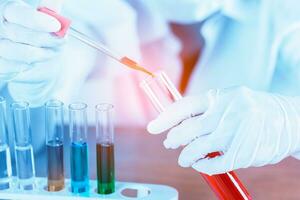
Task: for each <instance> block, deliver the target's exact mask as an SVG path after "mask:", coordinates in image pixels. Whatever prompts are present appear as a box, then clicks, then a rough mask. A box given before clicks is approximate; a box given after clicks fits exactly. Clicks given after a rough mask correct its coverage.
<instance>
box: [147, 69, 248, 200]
mask: <svg viewBox="0 0 300 200" xmlns="http://www.w3.org/2000/svg"><path fill="white" fill-rule="evenodd" d="M141 87H142V89H143V90H144V92H145V93H146V95H147V96H148V98H149V99H150V100H151V103H152V104H153V106H154V107H155V108H156V110H157V111H158V112H163V111H164V109H165V107H166V106H167V105H169V104H171V103H173V102H175V101H177V100H179V99H181V98H182V96H181V94H180V93H179V92H178V90H177V89H176V87H175V86H174V85H173V83H172V82H171V81H170V80H169V78H168V76H167V75H166V74H165V73H164V72H159V73H157V74H155V76H154V77H149V79H147V80H145V81H143V82H142V83H141ZM221 154H222V153H220V152H212V153H210V154H208V155H207V157H209V158H214V157H216V156H221ZM200 174H201V176H202V177H203V178H204V179H205V181H206V182H207V183H208V185H209V186H210V188H211V189H212V190H213V192H214V193H215V195H216V196H217V197H218V199H221V200H250V199H252V197H251V196H250V194H249V192H248V191H247V189H246V187H245V186H244V185H243V183H242V182H241V181H240V180H239V178H238V177H237V175H236V174H235V172H233V171H232V172H227V173H224V174H218V175H213V176H209V175H207V174H203V173H200Z"/></svg>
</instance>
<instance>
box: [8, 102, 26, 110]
mask: <svg viewBox="0 0 300 200" xmlns="http://www.w3.org/2000/svg"><path fill="white" fill-rule="evenodd" d="M10 107H11V108H12V109H13V110H26V109H28V107H29V103H28V102H27V101H15V102H13V103H11V104H10Z"/></svg>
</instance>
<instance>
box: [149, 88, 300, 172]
mask: <svg viewBox="0 0 300 200" xmlns="http://www.w3.org/2000/svg"><path fill="white" fill-rule="evenodd" d="M202 113H203V114H202ZM201 114H202V115H201ZM168 129H171V130H170V131H169V133H168V136H167V139H166V140H165V141H164V145H165V147H166V148H172V149H175V148H178V147H180V146H181V145H187V146H185V147H184V149H183V150H182V152H181V154H180V156H179V160H178V162H179V165H181V166H182V167H193V168H194V169H196V170H197V171H199V172H203V173H206V174H209V175H212V174H220V173H224V172H228V171H231V170H235V169H239V168H247V167H251V166H263V165H266V164H273V163H277V162H279V161H281V160H282V159H284V158H285V157H287V156H289V155H292V154H294V153H297V152H298V151H300V98H299V97H284V96H279V95H274V94H270V93H263V92H256V91H252V90H250V89H248V88H245V87H239V88H229V89H224V90H211V91H209V92H208V93H207V94H205V95H202V96H195V97H187V98H183V99H182V100H180V101H178V102H176V103H174V104H172V105H170V106H169V107H168V108H167V109H166V111H165V112H163V113H162V114H160V116H159V117H158V118H157V119H156V120H154V121H152V122H151V123H150V124H149V125H148V131H149V132H150V133H153V134H158V133H162V132H164V131H166V130H168ZM220 151H221V152H223V153H224V155H222V156H219V157H215V158H205V156H206V155H207V154H208V153H211V152H220Z"/></svg>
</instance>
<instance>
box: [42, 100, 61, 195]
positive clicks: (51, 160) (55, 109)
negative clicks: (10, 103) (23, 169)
mask: <svg viewBox="0 0 300 200" xmlns="http://www.w3.org/2000/svg"><path fill="white" fill-rule="evenodd" d="M45 119H46V146H47V170H48V191H51V192H54V191H59V190H62V189H63V188H64V185H65V176H64V146H63V135H64V121H63V103H62V102H60V101H58V100H50V101H48V102H47V103H46V104H45Z"/></svg>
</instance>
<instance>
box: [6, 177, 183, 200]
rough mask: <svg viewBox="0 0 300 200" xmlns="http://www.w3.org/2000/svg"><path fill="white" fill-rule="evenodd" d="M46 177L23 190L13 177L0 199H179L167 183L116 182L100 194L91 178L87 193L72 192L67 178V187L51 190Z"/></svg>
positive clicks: (37, 179) (38, 179) (174, 190)
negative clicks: (111, 192) (108, 191)
mask: <svg viewBox="0 0 300 200" xmlns="http://www.w3.org/2000/svg"><path fill="white" fill-rule="evenodd" d="M46 185H47V179H46V178H36V188H35V189H34V190H31V191H21V190H19V189H18V188H17V186H16V183H15V181H14V179H13V181H12V186H11V188H10V189H6V190H0V199H13V200H29V199H30V200H54V199H55V200H102V199H103V200H104V199H105V200H116V199H120V200H123V199H126V200H135V199H137V200H139V199H142V200H150V199H151V200H178V192H177V190H176V189H174V188H172V187H170V186H166V185H155V184H144V183H130V182H116V191H115V192H114V193H113V194H109V195H99V194H97V192H96V189H97V181H95V180H90V190H89V191H88V192H86V193H81V194H73V193H71V192H70V186H71V184H70V180H68V179H66V182H65V189H64V190H61V191H59V192H49V191H47V190H46V189H45V188H46Z"/></svg>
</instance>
